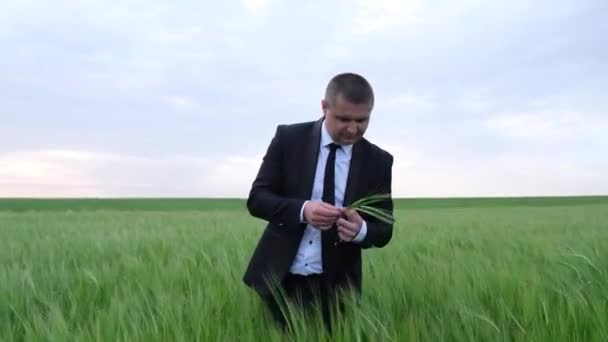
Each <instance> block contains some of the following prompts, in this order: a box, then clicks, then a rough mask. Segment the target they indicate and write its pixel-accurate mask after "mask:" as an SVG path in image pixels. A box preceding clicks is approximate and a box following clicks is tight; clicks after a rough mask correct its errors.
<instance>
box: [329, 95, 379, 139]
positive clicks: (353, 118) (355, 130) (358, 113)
mask: <svg viewBox="0 0 608 342" xmlns="http://www.w3.org/2000/svg"><path fill="white" fill-rule="evenodd" d="M321 106H322V107H323V113H324V114H325V124H326V126H327V130H328V131H329V135H331V137H332V139H334V141H335V142H336V143H338V144H342V145H349V144H354V143H356V142H357V141H359V139H361V138H362V137H363V134H364V133H365V131H366V130H367V125H368V124H369V117H370V115H371V111H370V109H369V105H368V104H365V103H364V104H354V103H351V102H348V101H347V100H345V99H344V98H343V97H342V96H341V95H338V96H336V98H335V99H334V100H333V101H328V100H327V99H324V100H323V101H322V102H321Z"/></svg>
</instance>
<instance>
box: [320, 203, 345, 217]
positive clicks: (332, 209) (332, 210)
mask: <svg viewBox="0 0 608 342" xmlns="http://www.w3.org/2000/svg"><path fill="white" fill-rule="evenodd" d="M321 208H323V209H325V212H329V213H331V214H332V215H333V216H336V217H337V216H342V210H340V209H339V208H337V207H335V206H333V205H331V204H329V203H325V202H322V203H321Z"/></svg>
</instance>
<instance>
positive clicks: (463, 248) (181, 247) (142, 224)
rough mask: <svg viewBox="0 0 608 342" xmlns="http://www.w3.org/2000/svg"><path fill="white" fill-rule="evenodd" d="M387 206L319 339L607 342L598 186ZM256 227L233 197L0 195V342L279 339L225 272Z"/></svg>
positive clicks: (605, 247) (607, 227)
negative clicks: (386, 223) (592, 191)
mask: <svg viewBox="0 0 608 342" xmlns="http://www.w3.org/2000/svg"><path fill="white" fill-rule="evenodd" d="M395 216H396V220H397V222H396V224H395V230H394V235H393V240H392V241H391V243H390V244H389V245H388V246H387V247H385V248H383V249H373V250H366V251H364V255H363V257H364V279H363V297H362V300H361V302H360V303H359V304H358V305H357V306H352V307H350V308H349V310H348V311H347V313H346V315H345V316H343V317H341V318H340V319H339V320H338V322H337V330H336V331H335V333H334V336H333V340H336V341H467V342H468V341H607V340H608V197H578V198H575V197H572V198H514V199H483V198H478V199H403V200H397V201H396V211H395ZM263 227H264V222H262V221H260V220H258V219H255V218H252V217H251V216H249V214H248V212H247V210H246V208H245V203H244V201H243V200H198V199H160V200H154V199H125V200H25V199H24V200H13V199H4V200H0V236H1V239H0V341H22V340H27V341H30V340H31V341H39V340H40V341H71V340H77V341H152V340H157V341H197V340H198V341H285V340H286V339H288V338H290V337H288V336H285V335H282V334H281V333H280V332H279V331H277V330H276V329H275V328H274V326H273V325H272V321H271V319H270V315H269V314H268V313H267V312H266V311H265V308H264V307H263V306H262V303H261V302H260V301H259V300H258V298H257V297H256V295H255V294H254V293H253V292H252V291H251V290H249V289H248V288H247V287H245V285H244V284H243V283H242V281H241V277H242V275H243V272H244V269H245V266H246V263H247V261H248V260H249V257H250V255H251V252H252V250H253V248H254V247H255V244H256V242H257V239H258V237H259V235H260V233H261V231H262V229H263ZM315 323H318V322H311V323H307V322H303V321H295V322H294V326H293V328H294V332H293V335H291V336H292V337H291V338H293V339H294V340H311V341H316V340H324V339H325V337H326V336H324V335H323V334H324V333H323V330H320V329H318V324H315Z"/></svg>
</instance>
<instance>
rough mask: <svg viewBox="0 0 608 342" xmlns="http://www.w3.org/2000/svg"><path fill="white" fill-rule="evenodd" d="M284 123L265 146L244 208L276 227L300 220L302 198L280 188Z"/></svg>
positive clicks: (289, 226) (293, 224) (291, 224)
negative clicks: (288, 194) (266, 147)
mask: <svg viewBox="0 0 608 342" xmlns="http://www.w3.org/2000/svg"><path fill="white" fill-rule="evenodd" d="M283 130H284V127H283V126H278V127H277V130H276V133H275V135H274V137H273V139H272V141H271V142H270V145H269V146H268V149H267V151H266V155H265V156H264V158H263V160H262V165H261V166H260V169H259V171H258V174H257V176H256V178H255V180H254V181H253V185H252V187H251V191H250V192H249V198H248V199H247V209H248V210H249V213H250V214H251V215H253V216H254V217H257V218H260V219H263V220H266V221H268V222H270V223H272V224H275V225H277V226H279V227H282V228H284V227H287V228H291V227H296V226H298V225H300V224H302V222H301V221H300V211H301V210H302V206H303V205H304V202H305V200H304V199H299V198H288V197H285V196H284V195H283V191H282V183H283V182H282V177H284V176H285V175H283V174H282V172H281V171H282V169H283V167H282V164H283V151H282V150H283V144H284V142H283V141H282V134H283Z"/></svg>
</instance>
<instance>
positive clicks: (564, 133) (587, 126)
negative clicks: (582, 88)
mask: <svg viewBox="0 0 608 342" xmlns="http://www.w3.org/2000/svg"><path fill="white" fill-rule="evenodd" d="M485 126H486V127H487V128H488V129H490V130H493V131H494V132H496V133H498V134H500V135H502V136H505V137H508V138H516V139H540V140H543V141H546V142H548V141H563V140H566V139H567V140H572V139H588V138H593V137H594V135H595V134H594V133H595V132H598V130H602V131H604V132H605V130H606V129H608V117H607V116H606V115H594V114H584V113H576V112H563V111H554V112H537V113H515V114H501V115H496V116H491V117H489V118H488V119H486V120H485Z"/></svg>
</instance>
